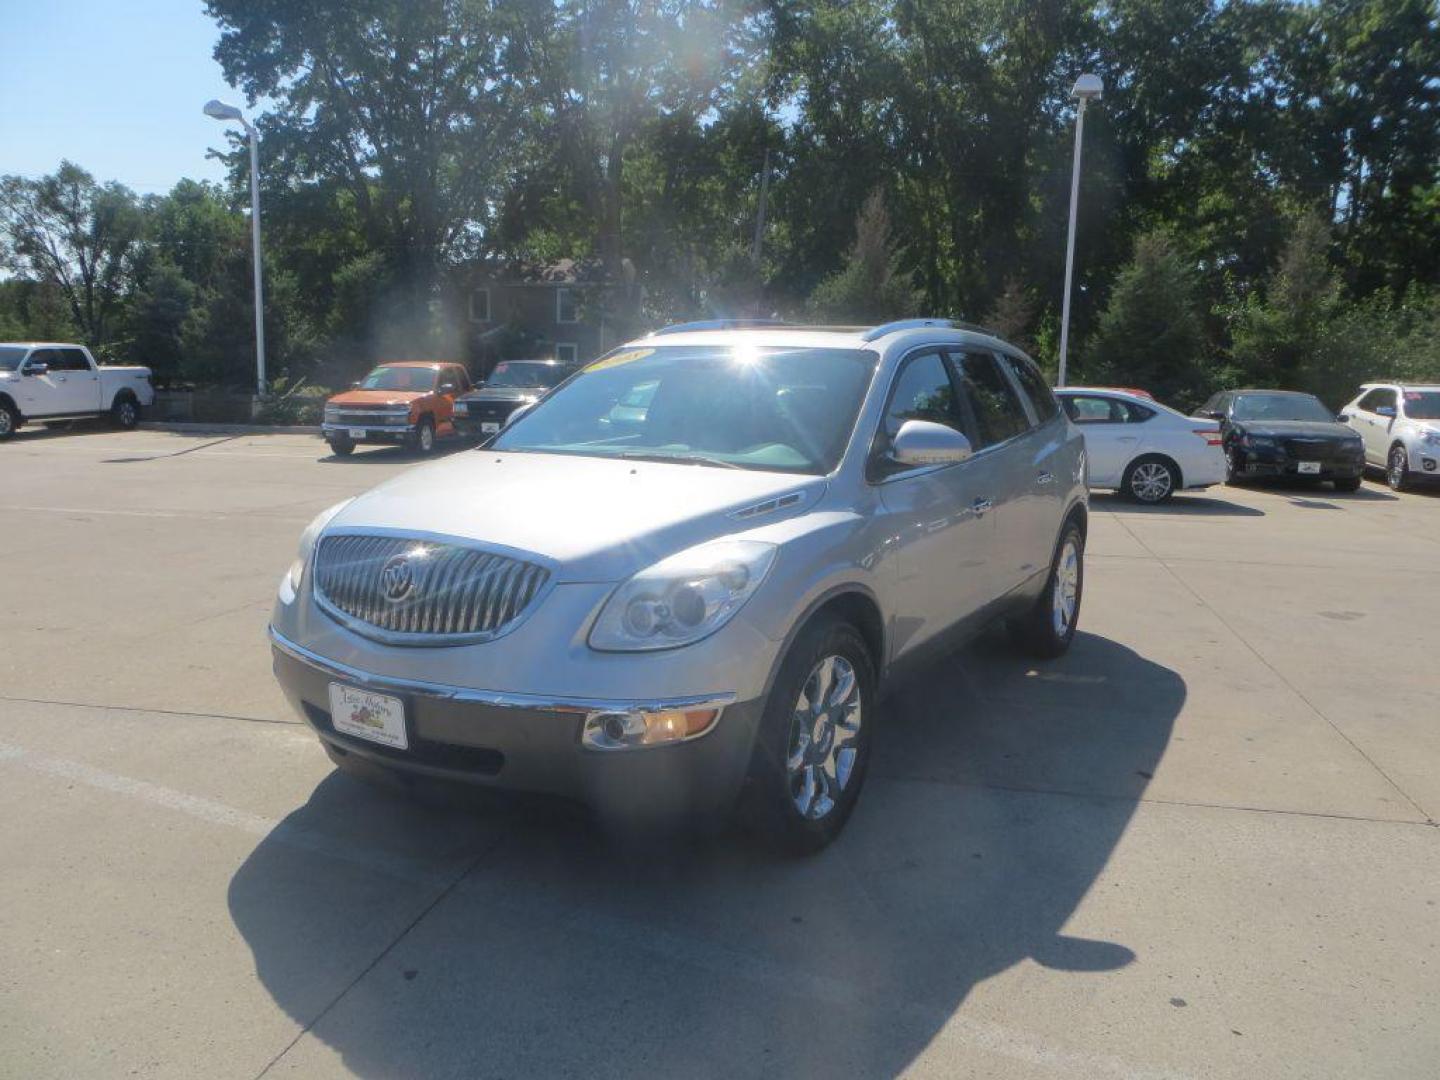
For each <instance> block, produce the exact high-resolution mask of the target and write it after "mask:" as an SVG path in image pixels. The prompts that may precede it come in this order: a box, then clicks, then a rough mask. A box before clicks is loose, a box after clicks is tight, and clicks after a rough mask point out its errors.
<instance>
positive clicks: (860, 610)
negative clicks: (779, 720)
mask: <svg viewBox="0 0 1440 1080" xmlns="http://www.w3.org/2000/svg"><path fill="white" fill-rule="evenodd" d="M831 615H835V616H839V617H840V618H843V619H844V620H845V621H846V622H849V623H851V624H852V625H853V626H854V627H855V628H856V629H857V630H859V631H860V636H861V637H862V638H864V639H865V645H866V647H867V648H868V649H869V650H870V659H871V661H872V662H873V663H874V665H875V677H876V681H877V682H880V681H883V679H884V674H885V669H886V667H887V666H888V663H887V657H886V653H885V645H886V633H885V617H884V615H883V614H882V613H881V610H880V603H879V601H878V600H876V598H875V594H874V593H873V592H871V591H870V589H868V588H867V587H866V586H864V585H862V584H860V583H859V582H854V583H849V584H845V585H837V586H835V587H834V588H832V589H829V590H827V591H826V592H824V593H822V594H821V595H820V596H818V597H816V598H815V599H814V600H813V601H811V603H810V606H809V607H807V608H806V609H805V613H804V614H803V615H801V616H800V618H798V619H796V620H795V622H794V625H792V626H791V628H790V632H789V633H787V634H786V635H785V641H784V644H783V645H781V647H780V648H779V649H778V650H776V653H775V660H774V662H773V663H772V664H771V665H770V673H769V675H768V676H767V677H766V679H765V697H766V698H769V696H770V692H771V690H772V689H774V686H775V680H776V679H777V678H778V677H779V675H780V669H781V667H782V666H784V663H785V658H786V657H787V656H789V655H790V650H791V649H792V648H793V647H794V645H795V642H796V640H797V639H798V638H799V637H800V635H801V634H803V633H804V632H805V630H806V629H807V628H808V627H810V626H812V625H814V623H815V622H816V621H817V620H818V619H821V618H823V617H826V616H831Z"/></svg>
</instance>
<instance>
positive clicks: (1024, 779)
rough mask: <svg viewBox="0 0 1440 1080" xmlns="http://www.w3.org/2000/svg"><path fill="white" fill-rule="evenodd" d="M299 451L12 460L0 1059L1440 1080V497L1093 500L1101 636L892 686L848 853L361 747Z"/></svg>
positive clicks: (159, 1065) (0, 782)
mask: <svg viewBox="0 0 1440 1080" xmlns="http://www.w3.org/2000/svg"><path fill="white" fill-rule="evenodd" d="M413 464H414V462H413V460H412V459H410V458H407V457H405V456H404V455H402V454H400V453H399V452H396V451H391V450H377V451H363V450H362V451H361V452H359V453H357V454H356V455H355V457H353V458H351V459H349V460H344V461H341V460H335V459H331V458H329V457H328V456H326V454H325V452H324V447H323V445H322V444H320V442H319V440H318V439H315V438H313V437H307V436H298V435H269V436H262V435H244V436H223V435H202V434H185V435H181V434H173V433H166V432H158V431H141V432H135V433H128V434H121V433H112V432H109V431H105V430H103V429H95V430H80V431H77V432H74V433H69V434H63V435H62V434H50V433H46V432H43V431H42V432H30V431H28V430H27V431H25V432H22V433H21V434H20V435H19V436H17V437H16V438H15V439H14V440H13V441H11V442H10V443H8V444H6V445H4V446H0V515H3V521H4V524H5V528H4V536H5V540H6V543H5V548H6V558H5V564H4V565H5V568H6V569H5V572H4V574H3V576H0V583H3V589H4V594H5V595H4V603H3V604H0V868H3V869H0V1076H5V1077H17V1078H22V1077H23V1078H26V1080H32V1078H37V1077H67V1078H69V1077H91V1076H100V1077H110V1076H143V1077H196V1076H206V1077H242V1078H249V1077H258V1076H262V1075H263V1076H271V1077H280V1076H297V1077H328V1076H339V1075H347V1074H356V1075H360V1076H366V1077H382V1076H407V1077H418V1076H425V1077H431V1076H455V1077H461V1076H464V1077H478V1076H485V1077H489V1076H497V1077H498V1076H509V1077H518V1076H586V1077H595V1076H616V1077H621V1076H641V1075H655V1076H685V1077H692V1076H725V1077H733V1076H758V1075H762V1074H763V1075H767V1076H785V1075H800V1076H822V1075H823V1076H889V1075H894V1074H899V1073H906V1074H909V1075H914V1076H937V1077H939V1076H946V1077H952V1076H986V1077H1056V1076H1060V1077H1092V1076H1094V1077H1132V1076H1134V1077H1139V1076H1145V1077H1152V1076H1153V1077H1246V1078H1250V1077H1347V1078H1348V1077H1362V1076H1363V1077H1433V1076H1435V1075H1437V1073H1440V1022H1437V1018H1440V829H1437V827H1436V824H1435V820H1434V819H1435V818H1436V816H1437V815H1440V708H1437V705H1436V700H1437V689H1440V674H1437V662H1436V655H1435V653H1436V642H1437V641H1440V637H1437V628H1436V625H1435V619H1436V613H1437V606H1436V603H1435V600H1436V598H1437V596H1440V558H1437V556H1440V495H1432V494H1424V493H1417V494H1406V495H1403V496H1398V497H1397V496H1395V495H1393V494H1392V493H1390V492H1389V491H1388V490H1387V489H1385V488H1384V487H1383V486H1381V485H1379V484H1376V483H1373V482H1370V483H1367V484H1366V485H1365V486H1364V487H1363V488H1362V490H1361V491H1360V492H1359V493H1357V494H1355V495H1341V494H1336V493H1334V492H1332V491H1330V490H1329V489H1328V488H1327V489H1317V490H1304V489H1281V490H1277V489H1254V490H1250V489H1242V490H1236V489H1229V488H1226V489H1215V490H1214V491H1212V492H1211V493H1210V494H1209V495H1208V496H1203V497H1201V496H1184V497H1181V498H1177V499H1176V500H1175V501H1174V502H1173V503H1172V504H1170V505H1167V506H1164V507H1161V508H1154V509H1139V508H1136V507H1132V506H1130V505H1128V504H1126V503H1124V502H1121V501H1119V500H1117V499H1115V498H1113V497H1110V496H1097V497H1096V499H1095V500H1094V504H1093V518H1092V526H1091V536H1090V547H1089V563H1088V578H1087V584H1086V593H1085V607H1084V612H1083V615H1082V621H1081V629H1082V630H1083V631H1084V632H1083V634H1082V635H1081V637H1080V638H1079V639H1078V641H1077V643H1076V645H1075V648H1074V649H1073V650H1072V651H1071V653H1070V654H1069V655H1068V656H1067V657H1065V658H1064V659H1063V660H1061V661H1058V662H1055V663H1052V664H1046V665H1040V666H1036V665H1033V664H1030V663H1028V662H1026V661H1024V660H1021V659H1017V658H1016V657H1015V656H1014V655H1012V654H1011V653H1010V652H1009V651H1007V649H1006V647H1005V645H1004V642H1003V640H1002V639H1000V638H998V637H996V638H994V639H990V638H987V639H984V640H981V641H979V642H977V643H976V644H975V645H973V646H972V647H970V648H969V649H967V650H965V651H964V652H963V653H961V654H959V655H957V656H955V657H954V658H953V660H952V661H951V662H949V663H946V664H943V665H941V666H940V667H939V668H937V669H936V670H934V671H932V672H930V673H929V674H927V675H926V676H924V677H923V678H922V679H920V680H918V681H916V682H915V683H913V684H911V685H909V686H907V687H906V688H905V689H904V690H903V691H902V692H901V693H900V694H899V695H898V696H897V698H896V699H895V701H894V702H893V703H892V706H891V708H890V710H889V712H888V714H887V716H886V718H885V724H886V729H885V730H884V731H883V733H882V735H881V736H880V742H879V747H878V752H877V757H876V761H875V763H874V767H873V770H872V774H871V778H870V782H869V785H868V787H867V790H866V794H865V797H864V798H863V799H862V800H861V802H860V805H859V808H858V810H857V811H856V814H855V817H854V818H853V819H852V822H851V824H850V828H849V830H848V831H847V833H846V834H845V836H844V837H842V839H841V841H840V842H839V843H838V844H836V845H835V846H834V847H833V848H832V849H830V850H829V851H827V852H825V853H824V854H823V855H821V856H819V857H817V858H814V859H811V860H808V861H799V862H784V861H778V860H776V859H774V858H771V857H769V856H766V855H764V854H762V853H760V852H758V851H756V850H755V849H753V848H752V847H751V846H749V845H747V844H746V842H745V841H744V839H743V838H734V837H727V838H722V839H721V840H719V841H716V842H711V843H705V844H700V843H697V844H694V845H671V846H668V847H664V848H638V847H629V846H617V845H615V844H613V843H611V842H610V841H609V840H608V839H607V838H606V837H604V836H602V835H599V834H598V833H597V831H596V830H595V829H594V828H593V827H592V826H591V825H590V824H589V823H588V822H587V821H586V820H585V819H584V818H583V817H582V816H579V815H576V814H574V813H570V812H566V811H564V810H562V809H560V808H553V807H547V806H544V805H538V806H537V805H534V804H519V803H509V802H506V803H500V804H494V803H490V802H480V803H477V804H475V805H463V806H454V805H427V806H419V805H414V804H411V803H409V802H407V801H403V800H400V799H398V798H395V797H393V796H390V795H386V794H383V793H378V792H375V791H371V790H369V789H367V788H365V787H362V786H360V785H358V784H356V783H355V782H353V781H350V780H348V779H346V778H343V777H340V776H337V775H335V774H333V773H332V771H331V769H330V766H329V763H328V761H327V759H326V757H325V755H324V754H323V753H322V751H321V750H320V749H319V747H318V745H317V744H316V743H315V741H314V739H313V738H311V737H310V736H309V735H308V734H307V733H306V729H305V728H304V727H303V726H301V725H300V724H299V723H298V722H297V721H296V720H295V719H294V717H293V716H291V715H290V714H289V713H288V711H287V709H286V707H285V706H284V703H283V701H282V699H281V696H280V694H279V692H278V691H277V689H276V688H275V686H274V685H273V682H272V679H271V676H270V658H269V653H268V649H267V646H266V642H265V638H264V628H265V623H266V617H267V614H268V611H269V607H270V602H271V600H270V598H271V595H272V590H273V587H274V584H275V582H276V581H277V580H278V578H279V575H280V573H281V572H282V570H283V569H284V568H285V566H286V565H287V564H288V562H289V560H290V559H291V557H292V554H293V551H294V545H295V540H296V538H297V536H298V534H299V532H300V530H301V529H302V528H303V527H304V525H305V524H306V522H307V521H308V520H309V519H310V518H311V516H313V514H314V513H316V512H317V511H319V510H320V509H322V508H324V507H325V506H327V505H329V504H330V503H332V502H335V501H337V500H339V499H341V498H343V497H345V496H347V495H350V494H353V493H355V492H357V491H360V490H362V489H364V488H366V487H369V486H370V485H372V484H374V483H376V482H378V481H379V480H381V479H384V478H386V477H389V476H392V475H394V474H395V473H397V472H398V471H400V470H402V469H405V468H408V467H412V466H413Z"/></svg>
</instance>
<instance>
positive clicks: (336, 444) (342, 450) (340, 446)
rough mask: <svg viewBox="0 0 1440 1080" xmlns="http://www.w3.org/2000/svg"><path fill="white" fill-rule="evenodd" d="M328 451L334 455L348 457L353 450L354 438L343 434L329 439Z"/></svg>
mask: <svg viewBox="0 0 1440 1080" xmlns="http://www.w3.org/2000/svg"><path fill="white" fill-rule="evenodd" d="M330 452H331V453H332V454H334V455H335V456H336V457H349V456H350V455H351V454H353V453H354V452H355V440H354V439H352V438H349V437H348V436H345V435H342V436H340V437H339V438H338V439H331V440H330Z"/></svg>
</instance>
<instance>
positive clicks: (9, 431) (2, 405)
mask: <svg viewBox="0 0 1440 1080" xmlns="http://www.w3.org/2000/svg"><path fill="white" fill-rule="evenodd" d="M19 427H20V417H19V415H18V414H17V413H16V412H15V410H14V409H12V408H11V407H10V406H9V404H7V403H6V402H3V401H0V442H4V441H5V440H6V439H8V438H10V437H11V436H12V435H14V434H15V431H16V429H17V428H19Z"/></svg>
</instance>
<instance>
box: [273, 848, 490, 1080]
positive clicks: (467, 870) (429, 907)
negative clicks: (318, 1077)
mask: <svg viewBox="0 0 1440 1080" xmlns="http://www.w3.org/2000/svg"><path fill="white" fill-rule="evenodd" d="M503 839H504V837H501V836H497V837H495V838H494V839H493V840H491V841H490V843H488V844H486V845H485V846H484V847H482V848H481V849H480V850H479V851H478V852H476V854H475V857H474V858H473V859H471V860H470V861H469V862H468V863H466V864H465V867H464V869H462V870H461V871H460V872H459V873H458V874H456V875H455V878H454V879H453V880H452V881H451V882H450V883H449V884H448V885H446V886H445V887H444V888H442V889H441V890H440V891H439V892H438V893H436V894H435V896H434V898H433V899H431V901H430V902H429V903H428V904H426V905H425V906H424V907H423V908H421V909H420V911H419V913H418V914H417V915H416V916H415V917H414V918H413V919H411V920H410V921H409V922H408V923H407V924H406V925H405V927H404V929H402V930H401V931H400V933H398V934H396V935H395V938H394V940H393V941H391V942H390V943H389V944H388V945H386V946H385V947H384V948H383V949H381V950H380V951H379V952H378V953H376V954H375V958H374V959H373V960H371V961H370V963H368V964H366V965H365V967H364V968H363V969H362V970H361V971H360V972H359V973H358V974H357V975H356V976H355V977H354V978H353V979H351V980H350V981H349V982H348V983H346V984H345V986H344V988H343V989H342V990H341V991H340V992H339V993H338V994H336V995H335V996H334V997H333V998H331V999H330V1002H329V1003H328V1004H327V1005H326V1006H325V1007H324V1008H323V1009H321V1010H320V1011H319V1012H318V1013H316V1015H315V1017H314V1018H313V1019H312V1020H310V1021H309V1022H308V1023H306V1024H305V1026H304V1027H302V1028H301V1029H300V1030H299V1031H297V1032H296V1033H295V1037H294V1038H293V1039H291V1040H290V1041H289V1042H288V1043H286V1044H285V1047H284V1049H282V1050H281V1051H280V1052H279V1053H278V1054H276V1055H275V1056H274V1057H273V1058H271V1059H270V1060H269V1062H267V1063H266V1065H265V1067H264V1068H263V1069H261V1070H260V1071H259V1072H258V1073H256V1074H255V1080H261V1078H262V1077H264V1076H265V1075H266V1074H267V1073H269V1072H270V1070H271V1069H273V1068H274V1067H275V1066H276V1064H278V1063H279V1061H280V1059H281V1058H283V1057H284V1056H285V1055H286V1054H288V1053H290V1051H291V1050H293V1049H295V1046H296V1045H297V1044H298V1043H299V1042H300V1040H301V1039H303V1038H304V1037H305V1036H306V1035H308V1034H309V1033H310V1032H311V1031H313V1030H314V1029H315V1027H316V1026H317V1025H318V1024H319V1023H320V1022H321V1021H322V1020H324V1019H325V1017H327V1016H329V1015H330V1013H331V1012H332V1011H334V1009H335V1006H337V1005H339V1004H340V1002H342V1001H343V1000H345V998H346V996H347V995H349V993H350V991H351V990H354V989H355V987H357V986H358V985H360V983H361V981H363V980H364V978H365V977H366V976H367V975H369V974H370V972H372V971H374V970H375V969H376V968H377V967H378V966H379V965H380V962H381V961H382V960H384V959H385V957H387V956H389V955H390V953H391V952H393V951H394V950H395V947H396V946H397V945H399V944H400V943H401V942H402V941H404V940H405V939H406V938H407V937H408V936H409V935H410V931H412V930H414V929H415V927H417V926H419V925H420V923H421V922H423V921H424V920H425V918H426V917H427V916H428V915H429V914H430V912H432V911H434V910H435V909H436V908H437V907H438V906H439V905H440V902H441V901H442V900H444V899H445V898H446V897H448V896H449V895H450V894H451V893H453V892H454V891H455V890H456V889H457V888H458V887H459V886H460V883H461V882H462V881H464V880H465V879H466V878H468V877H469V876H470V875H471V874H473V873H474V872H475V871H476V870H477V869H478V868H479V866H480V864H481V863H482V862H484V861H485V859H486V858H487V857H489V856H490V855H491V854H492V853H493V852H494V851H495V849H496V848H498V847H499V846H500V843H501V841H502V840H503Z"/></svg>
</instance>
